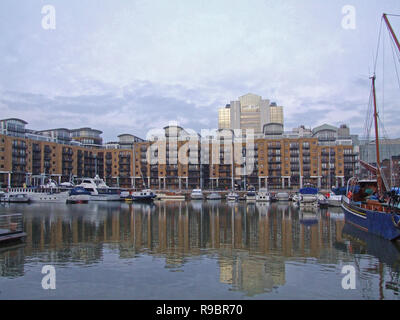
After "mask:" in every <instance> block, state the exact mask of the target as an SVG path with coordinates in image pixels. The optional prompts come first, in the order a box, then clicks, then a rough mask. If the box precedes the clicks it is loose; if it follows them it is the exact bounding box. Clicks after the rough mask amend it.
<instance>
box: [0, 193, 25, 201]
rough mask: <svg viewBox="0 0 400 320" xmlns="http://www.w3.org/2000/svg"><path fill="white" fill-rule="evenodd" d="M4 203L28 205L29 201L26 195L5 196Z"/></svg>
mask: <svg viewBox="0 0 400 320" xmlns="http://www.w3.org/2000/svg"><path fill="white" fill-rule="evenodd" d="M5 201H6V202H10V203H29V202H31V199H30V198H29V196H28V195H27V194H26V193H18V194H6V196H5Z"/></svg>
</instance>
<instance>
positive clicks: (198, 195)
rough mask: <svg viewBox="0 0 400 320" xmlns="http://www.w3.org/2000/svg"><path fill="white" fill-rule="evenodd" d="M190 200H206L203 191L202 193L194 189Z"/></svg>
mask: <svg viewBox="0 0 400 320" xmlns="http://www.w3.org/2000/svg"><path fill="white" fill-rule="evenodd" d="M190 198H191V199H192V200H203V199H204V195H203V191H201V189H193V190H192V193H191V194H190Z"/></svg>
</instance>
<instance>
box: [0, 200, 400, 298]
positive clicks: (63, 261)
mask: <svg viewBox="0 0 400 320" xmlns="http://www.w3.org/2000/svg"><path fill="white" fill-rule="evenodd" d="M17 209H19V211H21V212H22V211H23V212H24V217H25V230H26V232H27V234H28V237H27V240H26V243H25V244H22V245H19V246H17V247H10V248H4V249H3V250H2V251H0V276H1V277H8V278H11V277H22V276H24V273H25V271H24V266H25V265H26V264H27V263H28V262H29V263H32V262H40V263H47V264H49V263H51V264H55V265H58V266H64V267H68V266H70V265H74V266H91V265H96V264H100V263H102V262H103V260H104V259H105V255H107V252H108V250H112V252H117V253H118V256H119V259H120V260H125V259H135V258H136V257H138V256H141V255H147V256H153V257H155V258H161V259H164V261H165V263H164V266H165V268H168V270H170V271H174V272H175V271H183V269H184V267H185V265H186V263H187V262H189V261H193V259H199V258H207V259H214V260H215V261H217V266H218V269H219V270H218V273H219V282H220V284H224V285H228V286H229V287H230V289H231V290H233V291H238V292H242V293H244V294H245V295H246V296H257V295H259V294H262V293H268V292H272V291H273V290H274V289H275V288H280V287H284V286H285V285H286V284H287V276H288V273H287V270H286V269H287V263H289V262H297V263H301V264H303V265H304V264H305V265H307V264H308V263H315V262H316V261H317V263H318V264H319V265H321V266H327V265H334V266H337V265H339V264H346V263H350V264H352V263H354V261H355V262H356V263H357V261H360V259H361V260H363V261H364V260H365V261H367V267H366V269H365V268H364V267H363V265H364V264H365V263H364V262H363V263H364V264H363V263H361V265H360V268H361V269H362V268H364V269H362V270H361V269H360V270H361V271H362V272H364V273H365V272H377V274H379V272H380V273H381V274H382V272H384V271H383V269H385V271H386V275H387V279H385V277H384V276H385V275H383V278H384V279H383V280H382V284H381V287H382V288H383V286H385V290H390V291H392V292H395V293H397V291H398V288H399V285H398V283H399V279H398V274H399V273H398V266H399V261H400V260H399V250H398V249H397V247H389V246H387V245H385V244H384V243H379V242H376V238H374V239H375V240H374V239H373V240H368V239H362V238H361V239H360V235H359V234H358V233H354V232H353V233H351V232H352V231H348V230H347V225H346V228H345V229H344V231H347V232H342V231H343V227H344V225H345V223H344V217H343V216H342V214H341V211H340V208H339V209H337V208H334V209H332V210H331V209H329V210H313V209H311V210H308V209H297V208H295V207H293V206H291V205H289V204H287V203H272V204H270V203H255V204H251V205H246V203H225V202H221V201H206V202H201V201H192V202H159V203H156V204H153V205H148V204H137V203H134V204H125V203H90V204H87V205H75V206H73V205H72V206H70V205H66V206H62V205H59V204H33V205H29V206H25V207H23V206H18V205H15V206H12V207H10V208H5V209H4V210H3V211H4V212H15V211H16V210H17ZM307 210H308V211H307ZM17 211H18V210H17ZM349 232H350V236H349ZM385 243H386V242H385ZM386 244H387V243H386ZM381 248H390V249H387V250H386V251H388V252H383V251H382V250H381ZM364 254H368V255H367V256H365V255H364ZM383 255H385V257H383ZM376 258H378V260H376ZM357 259H358V260H357ZM310 261H312V262H310ZM371 263H375V264H376V265H377V266H378V267H379V264H384V266H383V267H382V266H381V268H380V269H379V268H378V269H371ZM116 268H118V267H117V266H116ZM149 268H151V265H149ZM368 268H369V269H368ZM390 275H391V277H390ZM388 277H389V278H388ZM0 280H1V279H0ZM382 290H383V289H382ZM382 292H383V291H382ZM382 296H383V293H382ZM382 296H381V295H379V297H382ZM299 298H301V297H299ZM337 298H340V296H338V297H337Z"/></svg>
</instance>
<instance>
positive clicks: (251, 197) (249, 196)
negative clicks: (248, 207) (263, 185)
mask: <svg viewBox="0 0 400 320" xmlns="http://www.w3.org/2000/svg"><path fill="white" fill-rule="evenodd" d="M246 201H250V202H255V201H256V189H255V188H254V187H253V186H250V187H249V190H247V193H246Z"/></svg>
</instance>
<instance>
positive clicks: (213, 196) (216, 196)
mask: <svg viewBox="0 0 400 320" xmlns="http://www.w3.org/2000/svg"><path fill="white" fill-rule="evenodd" d="M221 199H222V196H221V195H220V194H219V193H216V192H213V193H211V194H209V195H208V196H207V200H221Z"/></svg>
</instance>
